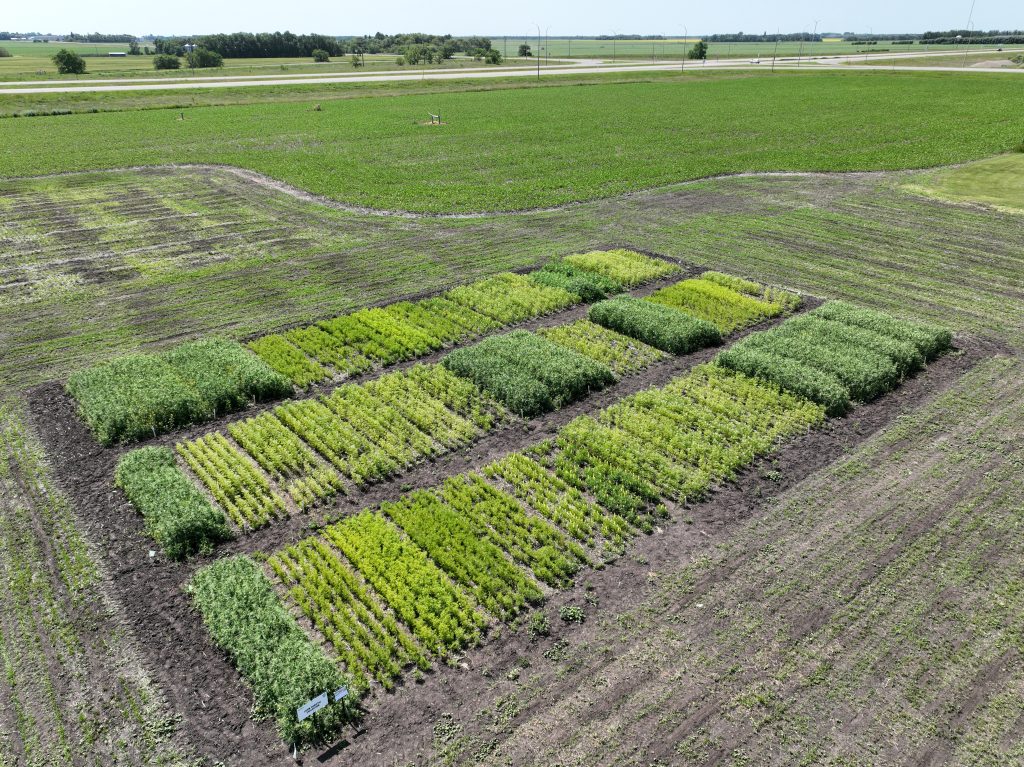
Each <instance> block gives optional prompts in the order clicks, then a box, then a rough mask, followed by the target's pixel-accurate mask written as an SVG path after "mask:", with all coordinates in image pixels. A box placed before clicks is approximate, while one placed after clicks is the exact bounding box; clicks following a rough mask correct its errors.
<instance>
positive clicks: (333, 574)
mask: <svg viewBox="0 0 1024 767" xmlns="http://www.w3.org/2000/svg"><path fill="white" fill-rule="evenodd" d="M269 564H270V568H271V569H272V570H273V571H274V573H275V574H276V575H277V577H278V579H279V580H280V581H281V583H282V584H283V585H284V586H285V588H287V589H288V593H289V595H290V596H291V598H292V600H294V602H295V603H296V604H297V605H298V606H299V608H300V609H301V610H302V612H303V614H304V615H305V616H306V617H307V618H309V620H310V621H311V622H312V623H313V625H314V626H315V627H316V628H317V630H318V631H320V633H321V634H323V635H324V637H325V638H326V639H327V641H328V642H330V643H331V645H332V646H333V647H334V650H335V652H337V653H338V656H339V657H340V658H341V660H342V661H343V662H344V663H345V667H346V668H347V669H348V670H349V672H350V673H352V674H353V676H354V677H355V678H356V680H357V683H358V684H359V685H360V686H366V685H367V684H368V682H369V679H370V678H373V679H376V680H377V681H378V682H380V684H381V685H383V686H384V687H385V688H386V689H390V688H391V687H392V686H393V681H394V679H395V678H396V677H398V676H399V675H400V674H401V672H402V669H403V668H405V667H406V666H407V665H410V664H415V665H417V666H418V667H419V668H421V669H423V670H426V669H428V668H430V662H429V661H428V660H427V656H426V655H425V654H424V653H423V651H422V650H421V649H420V647H419V645H418V644H417V643H416V641H415V640H414V639H413V638H412V636H411V635H410V634H409V632H408V631H407V630H405V629H403V628H401V627H400V626H399V624H398V622H397V621H396V620H395V618H394V616H393V615H392V614H391V613H390V612H389V611H387V610H385V609H383V608H382V607H381V606H380V604H379V603H378V602H377V600H375V599H374V598H373V597H372V596H371V595H370V592H369V591H368V589H367V587H366V585H365V583H364V582H363V581H362V580H361V579H360V577H359V576H358V575H357V574H356V573H355V572H354V571H353V570H352V569H351V568H350V567H349V566H348V565H346V564H345V563H344V562H342V560H341V559H339V558H338V557H337V556H336V555H335V552H334V550H333V549H332V548H331V547H330V546H329V545H328V544H327V543H326V542H325V541H323V540H322V539H320V538H309V539H307V540H305V541H302V542H301V543H299V544H297V545H294V546H288V547H287V548H285V549H284V550H283V551H281V552H279V553H277V554H275V555H273V556H272V557H270V559H269Z"/></svg>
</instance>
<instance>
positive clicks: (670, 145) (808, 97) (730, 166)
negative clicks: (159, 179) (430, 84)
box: [0, 72, 1021, 212]
mask: <svg viewBox="0 0 1024 767" xmlns="http://www.w3.org/2000/svg"><path fill="white" fill-rule="evenodd" d="M894 104H898V108H894V106H893V105H894ZM438 110H440V111H441V112H442V113H443V114H444V116H445V119H446V121H447V122H448V125H447V126H444V127H443V128H442V129H441V130H432V129H427V128H424V127H423V126H422V125H420V124H419V122H420V121H421V120H422V117H423V115H425V114H427V112H437V111H438ZM1019 111H1020V83H1019V81H1018V79H1017V78H1016V77H1014V76H1012V75H1006V76H1001V75H990V76H986V77H984V78H964V77H962V76H958V75H949V74H934V73H913V74H909V73H908V74H901V75H891V74H888V73H884V74H883V73H874V72H872V73H860V72H849V73H847V72H842V73H832V72H830V73H813V74H804V75H792V74H783V75H777V76H775V77H770V78H769V77H764V76H743V77H729V78H726V77H701V78H696V79H688V80H683V81H663V82H644V83H626V84H612V85H608V84H602V85H592V86H586V87H551V88H536V89H526V88H518V89H515V90H500V91H499V90H490V91H480V92H473V93H452V94H444V95H437V94H434V95H426V96H420V95H417V96H396V97H394V98H365V99H345V100H335V101H330V100H325V101H323V102H322V111H319V112H311V111H310V109H309V104H308V103H291V104H289V103H285V104H256V105H239V106H225V107H200V108H195V109H189V110H187V112H186V119H184V120H174V119H171V115H170V114H169V113H168V112H167V111H166V110H160V109H157V110H146V111H135V112H120V113H100V114H75V115H66V116H55V117H33V118H30V119H16V120H2V121H0V144H2V145H3V146H4V147H15V148H16V150H14V151H5V152H4V154H3V156H2V157H0V174H2V175H7V176H24V175H35V174H42V173H54V172H60V171H71V170H87V169H94V168H118V167H130V166H134V165H150V164H162V163H184V162H188V163H216V164H227V165H236V166H239V167H242V168H247V169H250V170H255V171H259V172H261V173H266V174H268V175H270V176H273V177H274V178H277V179H280V180H282V181H286V182H288V183H291V184H294V185H296V186H299V187H302V188H303V189H306V190H308V191H310V192H314V193H317V194H323V195H327V196H329V197H332V198H334V199H337V200H343V201H346V202H351V203H355V204H359V205H366V206H371V207H376V208H388V209H403V210H420V211H437V212H457V211H472V210H510V209H522V208H530V207H540V206H550V205H558V204H564V203H568V202H574V201H578V200H583V199H593V198H598V197H608V196H611V195H617V194H622V193H624V192H630V191H635V190H638V189H644V188H649V187H653V186H657V185H660V184H667V183H671V182H674V181H682V180H685V179H694V178H700V177H705V176H710V175H717V174H724V173H732V172H736V171H779V170H822V171H826V170H827V171H846V170H883V169H896V168H915V167H931V166H936V165H941V164H947V163H953V162H962V161H965V160H969V159H977V158H980V157H983V156H986V155H989V154H993V153H996V152H1000V151H1005V150H1007V149H1009V148H1010V147H1012V146H1016V145H1017V144H1019V143H1020V140H1021V135H1020V123H1019V120H1018V119H1017V118H1018V114H1019ZM979 114H984V115H985V119H984V120H979V119H978V117H977V116H978V115H979ZM54 147H60V151H54V150H53V148H54Z"/></svg>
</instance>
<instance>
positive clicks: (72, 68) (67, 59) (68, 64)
mask: <svg viewBox="0 0 1024 767" xmlns="http://www.w3.org/2000/svg"><path fill="white" fill-rule="evenodd" d="M53 63H54V64H56V65H57V71H58V72H59V73H60V74H62V75H83V74H85V59H83V58H82V57H81V56H79V55H78V54H77V53H75V52H74V51H69V50H68V49H67V48H61V49H60V50H59V51H57V53H56V54H55V55H54V57H53Z"/></svg>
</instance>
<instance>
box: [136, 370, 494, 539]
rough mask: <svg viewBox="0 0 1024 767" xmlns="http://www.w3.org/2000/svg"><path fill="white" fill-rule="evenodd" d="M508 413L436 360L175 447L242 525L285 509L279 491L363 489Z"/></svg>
mask: <svg viewBox="0 0 1024 767" xmlns="http://www.w3.org/2000/svg"><path fill="white" fill-rule="evenodd" d="M506 418H507V412H506V411H505V410H504V409H503V408H502V407H501V406H500V405H499V404H498V403H497V402H495V401H494V400H493V399H492V398H490V397H489V396H487V395H486V394H484V393H482V392H481V391H480V390H479V389H478V388H477V387H476V386H474V385H473V384H472V383H470V382H469V381H466V380H464V379H462V378H459V377H458V376H455V375H453V374H452V373H450V372H448V371H447V370H446V369H445V368H443V367H441V366H439V365H416V366H414V367H412V368H410V369H408V370H405V371H402V372H395V373H389V374H386V375H384V376H381V377H380V378H378V379H376V380H373V381H369V382H367V383H364V384H358V385H356V384H347V385H342V386H340V387H338V388H337V389H336V390H335V391H334V392H332V393H331V395H330V396H326V397H317V398H314V399H308V400H303V401H299V402H288V403H285V404H283V405H280V406H278V407H277V408H275V409H274V410H273V411H270V412H266V413H263V414H261V415H259V416H256V417H254V418H250V419H247V420H244V421H239V422H236V423H233V424H231V425H229V426H228V428H227V431H228V435H229V436H230V437H231V439H228V436H226V435H224V434H223V433H221V432H211V433H210V434H207V435H204V436H203V437H200V438H198V439H195V440H191V441H189V442H183V443H179V444H178V445H177V451H178V454H179V455H180V456H181V457H182V459H183V460H184V462H185V463H186V464H187V465H188V467H189V468H190V469H191V470H192V472H193V473H194V474H195V476H196V477H197V479H198V480H199V481H200V482H201V483H202V484H203V485H204V486H205V487H206V488H207V490H208V491H209V492H210V494H211V495H212V496H213V498H214V499H215V500H216V501H217V503H218V504H219V505H220V506H221V507H222V508H223V509H224V510H225V511H226V512H227V514H228V516H229V517H230V518H231V520H232V521H233V522H234V523H235V524H236V525H237V526H238V527H239V528H242V529H243V530H246V529H254V528H257V527H260V526H262V525H265V524H267V523H268V522H269V521H271V520H272V519H273V518H274V517H276V516H280V515H283V514H286V513H287V509H288V502H287V500H286V496H287V497H288V498H290V499H291V501H292V503H294V504H295V506H296V507H297V508H299V509H308V508H310V507H312V506H315V505H318V504H321V503H323V502H325V501H327V500H329V499H330V498H332V497H333V496H335V495H336V494H338V493H342V492H344V485H343V478H347V479H348V480H349V481H351V482H352V483H354V484H356V485H360V486H362V485H367V484H370V483H373V482H378V481H381V480H383V479H385V478H387V477H389V476H391V475H393V474H395V473H396V472H398V471H401V470H402V469H405V468H407V467H409V466H410V465H412V464H414V463H416V462H417V461H419V460H422V459H423V458H429V457H431V456H436V455H439V454H441V453H444V452H447V451H450V450H454V449H456V448H459V447H462V446H464V445H466V444H469V443H470V442H472V441H474V440H475V439H477V438H478V437H479V436H480V435H481V434H483V433H485V432H487V431H490V430H491V429H493V428H494V427H495V426H496V425H497V424H498V423H501V422H502V421H503V420H505V419H506ZM143 450H145V448H142V449H141V450H139V451H134V452H133V453H130V454H129V455H134V454H135V453H141V452H142V451H143ZM147 465H148V464H147ZM282 491H283V492H282ZM137 505H138V504H137ZM140 510H141V508H140ZM183 511H184V507H183ZM197 534H199V533H198V532H197Z"/></svg>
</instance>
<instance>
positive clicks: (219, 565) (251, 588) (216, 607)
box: [188, 555, 348, 743]
mask: <svg viewBox="0 0 1024 767" xmlns="http://www.w3.org/2000/svg"><path fill="white" fill-rule="evenodd" d="M188 590H189V592H190V593H191V594H192V599H193V601H194V602H195V605H196V607H198V608H199V612H201V613H202V615H203V622H204V623H205V624H206V627H207V629H209V631H210V636H211V637H213V641H214V643H215V644H216V645H217V646H218V647H220V648H221V649H222V650H224V652H226V653H227V654H228V655H229V656H230V657H231V660H232V661H233V662H234V664H235V666H237V667H238V671H239V673H241V675H242V677H243V678H244V679H245V680H246V681H247V682H248V683H249V685H250V687H252V690H253V693H254V695H255V698H256V704H255V713H256V714H257V715H263V716H269V717H272V718H273V719H274V720H275V721H276V722H277V728H278V731H279V732H280V734H281V737H282V738H283V739H284V740H285V741H286V742H289V743H307V742H316V741H318V740H320V739H322V738H325V737H327V736H330V735H334V734H335V733H336V732H337V729H338V726H339V724H341V722H343V721H344V720H345V718H346V716H347V708H345V707H343V706H341V705H340V704H334V703H332V704H331V705H329V706H328V707H327V708H325V709H322V710H320V711H318V712H317V713H315V714H313V716H311V717H309V718H308V719H306V720H305V721H302V722H298V721H296V718H295V710H296V709H297V708H298V707H299V706H302V705H303V704H305V703H306V702H307V701H309V700H311V699H312V698H315V697H317V696H318V695H320V694H321V693H324V692H333V691H334V690H336V689H338V688H339V687H341V686H342V685H344V684H347V682H348V680H347V679H346V677H345V676H344V675H343V674H342V672H341V671H340V670H339V669H338V667H337V665H335V663H334V662H333V661H331V660H330V659H329V658H328V657H327V656H326V655H325V654H324V651H323V650H322V649H321V648H319V647H317V646H316V645H315V644H313V643H312V642H311V641H310V640H309V637H307V636H306V634H305V633H303V631H302V629H300V628H299V625H298V623H296V622H295V618H293V617H292V616H291V614H290V613H289V612H288V611H287V610H286V609H285V607H284V605H283V604H282V603H281V600H280V599H279V598H278V596H277V594H276V593H275V592H274V587H273V586H272V585H271V583H270V580H269V579H268V578H267V576H266V575H264V574H263V571H262V570H261V569H260V566H259V565H258V564H256V562H254V561H253V560H252V559H250V558H249V557H247V556H244V555H243V556H237V557H231V558H229V559H221V560H219V561H217V562H215V563H213V564H212V565H209V566H207V567H204V568H203V569H202V570H200V571H199V572H197V573H196V574H195V576H194V577H193V578H192V580H191V582H190V583H189V585H188Z"/></svg>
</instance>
